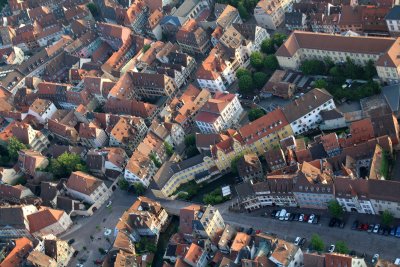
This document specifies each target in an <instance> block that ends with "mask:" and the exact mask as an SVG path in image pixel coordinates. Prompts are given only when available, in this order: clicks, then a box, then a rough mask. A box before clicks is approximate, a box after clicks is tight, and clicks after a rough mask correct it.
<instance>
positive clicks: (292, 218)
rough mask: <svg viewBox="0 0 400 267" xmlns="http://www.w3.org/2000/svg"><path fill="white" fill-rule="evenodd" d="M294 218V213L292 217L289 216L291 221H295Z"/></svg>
mask: <svg viewBox="0 0 400 267" xmlns="http://www.w3.org/2000/svg"><path fill="white" fill-rule="evenodd" d="M294 216H295V215H294V213H291V214H290V216H289V221H293V220H294Z"/></svg>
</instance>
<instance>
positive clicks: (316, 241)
mask: <svg viewBox="0 0 400 267" xmlns="http://www.w3.org/2000/svg"><path fill="white" fill-rule="evenodd" d="M310 242H311V246H312V248H313V249H314V250H316V251H319V252H320V251H323V250H324V248H325V244H324V241H323V240H322V239H321V237H320V236H319V235H317V234H313V235H312V236H311V241H310Z"/></svg>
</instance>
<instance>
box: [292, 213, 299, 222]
mask: <svg viewBox="0 0 400 267" xmlns="http://www.w3.org/2000/svg"><path fill="white" fill-rule="evenodd" d="M299 217H300V214H298V213H295V214H294V219H293V220H294V221H298V220H299Z"/></svg>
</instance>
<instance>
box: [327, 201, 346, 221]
mask: <svg viewBox="0 0 400 267" xmlns="http://www.w3.org/2000/svg"><path fill="white" fill-rule="evenodd" d="M328 210H329V213H330V214H331V216H332V217H334V218H341V217H342V216H343V208H342V206H340V204H339V202H337V200H331V201H329V202H328Z"/></svg>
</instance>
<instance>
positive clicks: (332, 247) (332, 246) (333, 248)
mask: <svg viewBox="0 0 400 267" xmlns="http://www.w3.org/2000/svg"><path fill="white" fill-rule="evenodd" d="M328 251H329V253H333V252H334V251H335V245H331V246H330V247H329V249H328Z"/></svg>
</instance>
